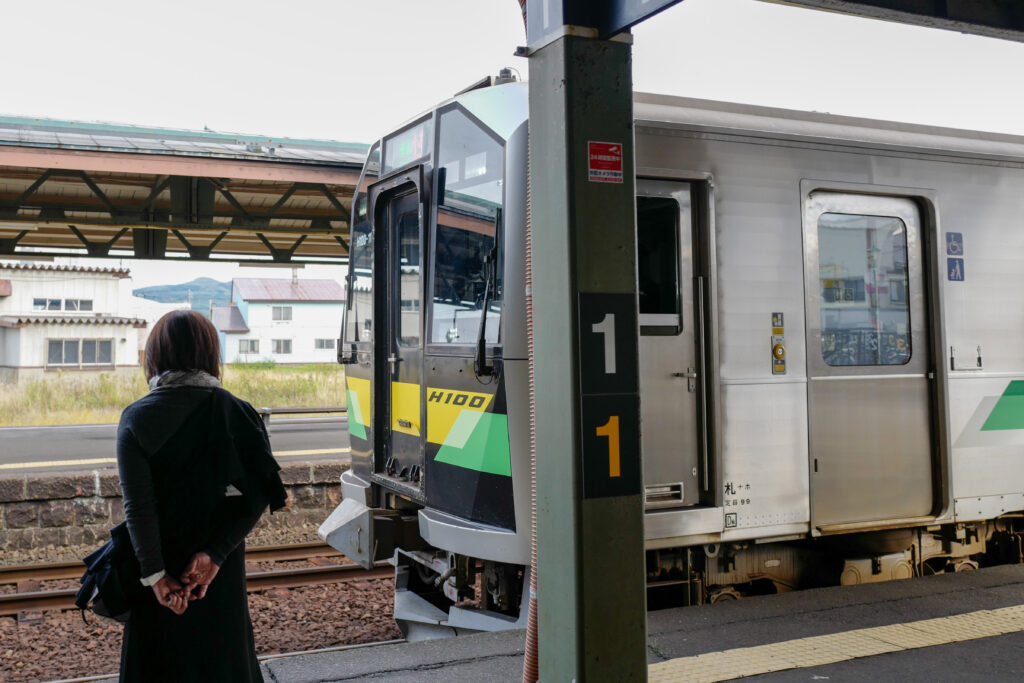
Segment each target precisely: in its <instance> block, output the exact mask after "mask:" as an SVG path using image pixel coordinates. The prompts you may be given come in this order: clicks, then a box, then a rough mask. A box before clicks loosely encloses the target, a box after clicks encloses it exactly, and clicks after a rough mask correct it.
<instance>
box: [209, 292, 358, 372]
mask: <svg viewBox="0 0 1024 683" xmlns="http://www.w3.org/2000/svg"><path fill="white" fill-rule="evenodd" d="M344 308H345V292H344V289H342V286H341V285H340V284H339V283H338V282H337V281H335V280H299V279H298V278H292V279H290V280H288V279H276V278H235V279H233V280H232V281H231V305H230V306H215V307H213V309H212V311H211V313H212V315H211V317H212V319H213V324H214V326H216V328H217V331H218V332H219V334H220V346H221V359H222V360H223V361H224V362H225V363H252V362H255V361H274V362H275V363H279V364H296V363H333V362H335V361H336V360H337V343H338V341H337V340H338V334H339V331H340V330H341V316H342V313H343V312H344Z"/></svg>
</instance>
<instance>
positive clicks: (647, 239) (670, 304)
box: [636, 197, 679, 315]
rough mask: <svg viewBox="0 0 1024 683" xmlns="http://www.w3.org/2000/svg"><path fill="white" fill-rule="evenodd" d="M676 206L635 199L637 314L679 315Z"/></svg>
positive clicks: (666, 200) (661, 199)
mask: <svg viewBox="0 0 1024 683" xmlns="http://www.w3.org/2000/svg"><path fill="white" fill-rule="evenodd" d="M678 218H679V204H677V203H676V200H674V199H670V198H667V197H637V198H636V242H637V244H636V260H637V263H636V266H637V289H638V291H639V297H640V313H641V315H642V314H645V313H660V314H674V315H679V259H678V254H679V247H678V243H677V234H678V232H679V229H678Z"/></svg>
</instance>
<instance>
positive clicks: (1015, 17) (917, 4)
mask: <svg viewBox="0 0 1024 683" xmlns="http://www.w3.org/2000/svg"><path fill="white" fill-rule="evenodd" d="M761 2H773V3H776V4H780V5H793V6H796V7H805V8H808V9H816V10H826V11H831V12H842V13H844V14H854V15H857V16H861V17H868V18H871V19H884V20H886V21H895V22H898V23H901V24H915V25H917V26H928V27H931V28H941V29H946V30H948V31H958V32H960V33H972V34H975V35H979V36H988V37H990V38H1001V39H1003V40H1013V41H1017V42H1024V2H1020V0H761Z"/></svg>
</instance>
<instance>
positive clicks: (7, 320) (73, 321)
mask: <svg viewBox="0 0 1024 683" xmlns="http://www.w3.org/2000/svg"><path fill="white" fill-rule="evenodd" d="M146 324H147V323H146V321H145V320H143V319H142V318H126V317H122V316H114V315H92V316H84V315H83V316H74V315H0V327H24V326H25V325H131V326H132V327H145V326H146Z"/></svg>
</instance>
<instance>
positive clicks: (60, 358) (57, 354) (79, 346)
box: [46, 339, 114, 368]
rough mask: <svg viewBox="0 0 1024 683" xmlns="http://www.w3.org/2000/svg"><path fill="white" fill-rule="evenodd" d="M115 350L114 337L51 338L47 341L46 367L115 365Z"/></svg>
mask: <svg viewBox="0 0 1024 683" xmlns="http://www.w3.org/2000/svg"><path fill="white" fill-rule="evenodd" d="M113 351H114V340H113V339H49V340H47V342H46V367H48V368H49V367H61V368H80V367H96V366H102V365H113V364H114V353H113Z"/></svg>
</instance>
